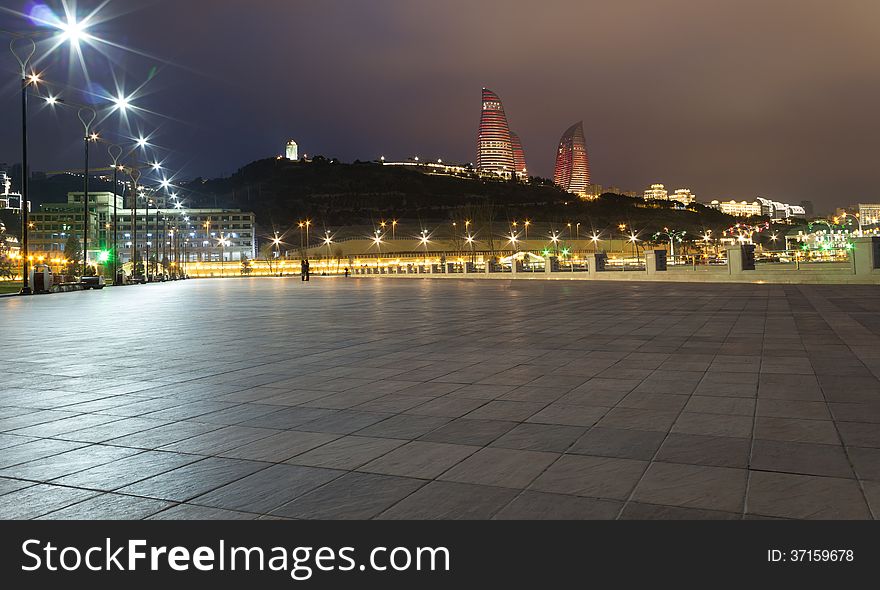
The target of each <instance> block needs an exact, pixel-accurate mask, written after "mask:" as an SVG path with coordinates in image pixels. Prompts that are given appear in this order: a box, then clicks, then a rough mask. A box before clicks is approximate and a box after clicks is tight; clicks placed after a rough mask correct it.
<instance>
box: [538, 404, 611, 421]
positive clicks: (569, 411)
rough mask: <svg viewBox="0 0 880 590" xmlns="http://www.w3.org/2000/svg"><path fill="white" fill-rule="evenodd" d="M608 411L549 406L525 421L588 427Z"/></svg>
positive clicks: (583, 407)
mask: <svg viewBox="0 0 880 590" xmlns="http://www.w3.org/2000/svg"><path fill="white" fill-rule="evenodd" d="M608 411H609V408H605V407H598V406H572V405H565V404H550V405H549V406H547V407H546V408H544V409H543V410H541V411H540V412H537V413H535V414H533V415H532V416H531V417H530V418H529V419H528V420H527V421H528V422H533V423H535V424H557V425H562V426H583V427H589V426H592V425H593V424H595V423H596V422H598V421H599V420H600V419H601V418H602V417H603V416H604V415H605V414H607V413H608Z"/></svg>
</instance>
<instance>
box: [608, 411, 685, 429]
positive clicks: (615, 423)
mask: <svg viewBox="0 0 880 590" xmlns="http://www.w3.org/2000/svg"><path fill="white" fill-rule="evenodd" d="M677 416H678V412H676V411H670V410H636V409H632V408H621V407H617V408H614V409H612V410H611V411H610V412H608V413H607V414H606V415H605V416H604V417H603V418H602V419H601V420H599V422H598V424H597V425H598V426H601V427H603V428H627V429H632V430H654V431H657V432H668V431H669V429H670V428H671V427H672V424H673V422H675V419H676V417H677Z"/></svg>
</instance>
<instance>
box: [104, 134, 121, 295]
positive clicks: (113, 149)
mask: <svg viewBox="0 0 880 590" xmlns="http://www.w3.org/2000/svg"><path fill="white" fill-rule="evenodd" d="M107 152H108V153H109V154H110V159H111V160H112V161H113V284H114V285H119V284H120V283H119V270H118V268H119V266H118V264H119V263H118V259H119V235H118V228H119V224H118V223H117V217H116V193H117V192H118V191H119V158H121V157H122V147H121V146H118V145H111V146H110V147H108V148H107Z"/></svg>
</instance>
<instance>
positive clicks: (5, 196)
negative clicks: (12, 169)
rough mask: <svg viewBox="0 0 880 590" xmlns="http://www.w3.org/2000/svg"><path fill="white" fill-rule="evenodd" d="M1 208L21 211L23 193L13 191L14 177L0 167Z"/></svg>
mask: <svg viewBox="0 0 880 590" xmlns="http://www.w3.org/2000/svg"><path fill="white" fill-rule="evenodd" d="M0 209H12V210H13V211H15V212H16V213H20V212H21V195H20V194H19V193H14V192H12V179H11V178H10V177H9V175H8V174H6V170H3V169H0Z"/></svg>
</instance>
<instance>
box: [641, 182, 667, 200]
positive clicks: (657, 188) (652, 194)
mask: <svg viewBox="0 0 880 590" xmlns="http://www.w3.org/2000/svg"><path fill="white" fill-rule="evenodd" d="M644 198H645V200H646V201H668V200H669V192H668V191H667V190H666V187H665V186H664V185H662V184H652V185H651V188H649V189H648V190H646V191H645V195H644Z"/></svg>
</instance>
